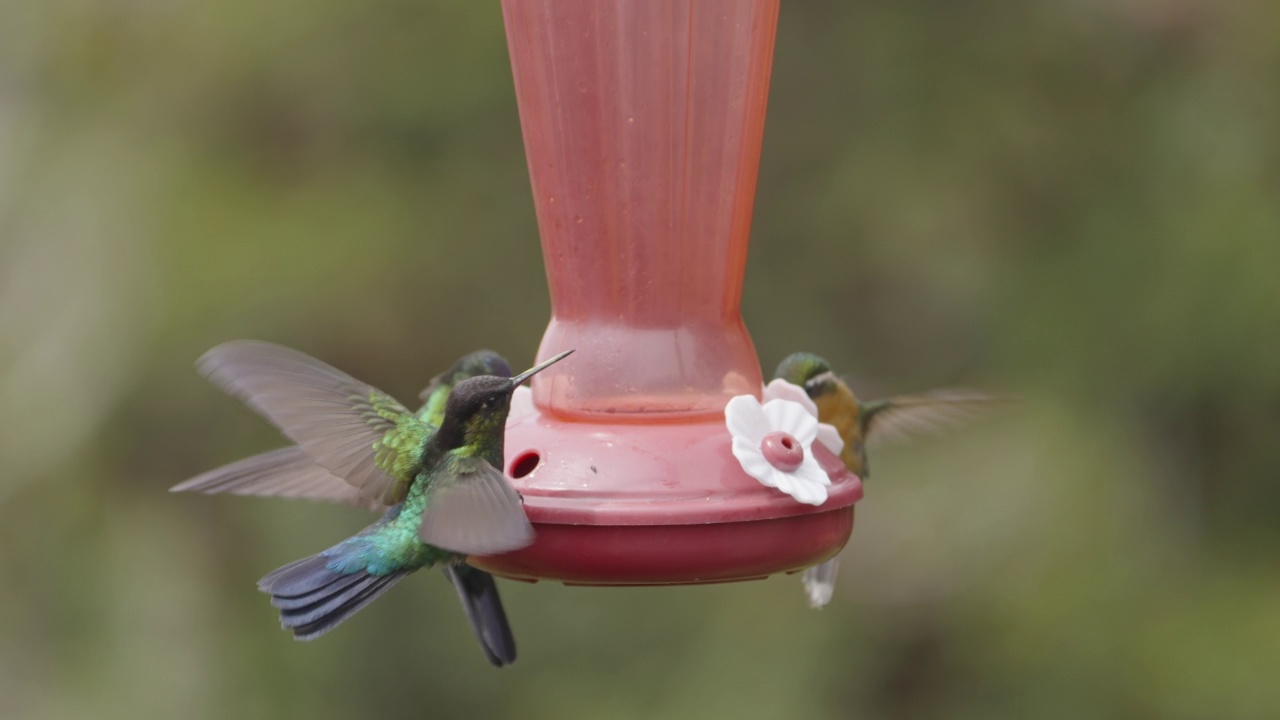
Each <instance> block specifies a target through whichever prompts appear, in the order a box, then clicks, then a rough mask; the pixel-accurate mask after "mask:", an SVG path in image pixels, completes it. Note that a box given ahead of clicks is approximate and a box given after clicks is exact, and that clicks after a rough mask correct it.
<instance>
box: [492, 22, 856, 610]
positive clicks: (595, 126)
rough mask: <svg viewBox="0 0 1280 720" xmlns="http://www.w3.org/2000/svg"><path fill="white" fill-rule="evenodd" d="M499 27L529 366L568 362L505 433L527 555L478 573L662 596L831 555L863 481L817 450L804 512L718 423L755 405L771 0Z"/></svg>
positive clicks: (536, 390) (543, 380)
mask: <svg viewBox="0 0 1280 720" xmlns="http://www.w3.org/2000/svg"><path fill="white" fill-rule="evenodd" d="M502 9H503V16H504V18H505V21H506V31H507V41H508V46H509V49H510V53H511V65H512V69H513V71H514V75H515V88H516V98H517V101H518V103H519V108H520V121H521V127H522V129H523V133H524V143H525V152H526V154H527V155H528V160H529V175H530V178H531V180H532V185H533V195H534V204H535V206H536V208H537V217H538V229H539V232H540V234H541V237H542V252H543V259H544V262H545V264H546V269H547V279H548V281H549V284H550V289H551V306H552V317H551V323H550V325H549V326H548V328H547V331H546V334H545V335H544V336H543V339H542V345H541V347H540V348H539V351H538V359H539V361H541V360H543V359H546V358H549V357H551V356H552V355H555V354H556V353H558V352H561V351H563V350H568V349H571V348H572V349H574V350H576V352H575V353H574V354H573V355H572V356H570V357H569V358H567V359H565V360H564V361H562V362H560V363H557V364H555V365H553V366H551V367H550V368H548V369H547V370H545V371H544V372H542V373H541V374H539V375H537V376H535V377H534V379H533V381H532V382H533V397H534V405H535V407H536V410H537V412H536V413H534V414H533V415H531V416H528V417H525V418H523V419H522V420H520V421H518V422H515V423H513V424H512V425H510V426H509V427H508V429H507V435H506V451H507V472H508V474H509V475H510V476H511V478H512V481H513V483H514V484H515V486H516V488H517V489H518V490H519V491H520V492H521V493H522V494H523V496H524V501H525V510H526V511H527V513H528V515H529V519H530V520H531V521H532V522H533V524H534V526H535V529H536V531H537V538H536V540H535V541H534V543H533V544H532V545H530V546H529V547H527V548H524V549H522V550H519V551H516V552H512V553H506V554H503V555H496V556H490V557H483V558H473V559H472V560H471V562H472V563H473V564H475V565H477V566H478V567H481V568H483V569H485V570H488V571H490V572H493V573H496V574H499V575H503V576H506V577H510V578H516V579H524V580H538V579H549V580H558V581H561V582H564V583H569V584H580V585H667V584H692V583H713V582H732V581H737V580H750V579H757V578H763V577H766V576H768V575H771V574H774V573H778V572H794V571H796V570H800V569H803V568H805V567H808V566H810V565H814V564H816V563H818V562H821V561H823V560H826V559H827V558H830V557H832V556H833V555H835V554H836V553H837V552H839V551H840V549H841V548H842V547H843V546H844V544H845V542H846V541H847V540H848V538H849V535H850V533H851V531H852V529H853V504H854V502H856V501H857V500H858V499H859V498H860V497H861V495H862V485H861V483H860V482H859V480H858V478H857V477H856V476H854V475H852V474H850V473H849V472H848V471H847V470H845V468H844V466H843V464H842V463H840V462H839V460H838V459H837V458H835V457H834V456H833V455H832V454H831V453H829V452H827V451H826V450H825V448H822V447H820V446H819V445H817V444H815V445H814V446H813V452H814V453H815V455H816V456H817V459H818V460H819V462H820V463H821V464H822V467H823V469H824V470H826V471H827V472H828V475H829V477H830V479H831V481H832V484H831V487H830V488H829V497H828V499H827V501H826V502H825V503H823V504H822V505H820V506H817V507H815V506H811V505H805V504H802V503H799V502H797V501H796V500H795V499H793V498H792V497H790V496H788V495H785V494H783V493H781V492H779V491H777V490H775V489H773V488H769V487H765V486H764V485H762V484H761V483H760V482H759V481H757V480H756V479H755V478H753V477H751V476H750V475H747V474H746V473H745V472H744V471H743V470H742V467H741V465H740V464H739V463H738V460H737V459H736V458H735V457H734V456H733V454H732V452H731V438H730V435H729V432H728V430H727V429H726V427H725V418H724V407H725V404H726V403H727V402H728V401H729V399H730V398H732V397H733V396H735V395H748V394H749V395H754V396H756V397H757V398H759V397H760V394H761V390H762V382H761V372H760V364H759V361H758V360H757V358H756V352H755V348H754V346H753V345H752V343H751V337H750V336H749V335H748V333H747V329H746V326H745V325H744V324H743V322H742V316H741V311H740V300H741V295H742V279H743V272H744V269H745V265H746V258H747V243H748V240H749V237H748V236H749V231H750V225H751V210H752V204H753V201H754V197H755V189H756V174H757V170H758V167H759V161H760V144H761V139H762V136H763V131H764V116H765V102H766V99H767V96H768V88H769V73H770V66H771V62H772V57H773V43H774V35H775V31H776V27H777V17H778V0H710V1H708V0H698V1H697V2H693V1H692V0H667V1H661V2H659V1H655V2H641V1H638V0H631V1H628V0H503V3H502ZM767 440H768V442H769V443H772V444H776V445H777V447H776V448H773V447H772V445H771V446H770V447H771V448H772V449H771V450H770V451H769V452H772V453H774V454H776V455H778V457H780V458H783V460H782V461H783V462H784V463H787V462H790V460H787V458H789V457H790V455H789V453H792V452H793V450H792V449H791V448H789V447H787V445H786V441H785V439H784V438H781V437H771V438H768V439H767ZM792 459H794V458H792ZM771 462H772V460H771Z"/></svg>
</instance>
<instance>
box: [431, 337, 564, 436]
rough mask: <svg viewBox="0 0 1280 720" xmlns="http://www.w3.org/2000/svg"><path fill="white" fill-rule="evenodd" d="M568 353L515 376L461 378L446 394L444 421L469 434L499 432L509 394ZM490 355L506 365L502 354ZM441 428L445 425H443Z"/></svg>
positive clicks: (504, 423) (509, 399)
mask: <svg viewBox="0 0 1280 720" xmlns="http://www.w3.org/2000/svg"><path fill="white" fill-rule="evenodd" d="M571 352H573V351H572V350H566V351H565V352H562V353H560V354H559V355H556V356H555V357H553V358H551V359H550V360H547V361H546V362H543V363H540V364H538V365H536V366H534V367H532V368H530V369H528V370H525V371H524V372H522V373H520V374H519V375H516V376H515V377H501V376H497V375H477V376H475V377H469V378H467V379H465V380H462V381H460V382H459V383H458V384H457V385H456V386H455V387H454V388H453V392H451V393H449V401H448V403H447V404H446V405H445V424H446V425H451V426H452V427H454V428H461V429H462V431H463V433H464V434H465V435H466V436H468V437H476V436H480V435H483V434H485V433H494V432H501V431H502V429H503V427H504V426H505V425H506V422H507V413H508V412H509V411H510V410H511V394H512V393H513V392H515V390H516V388H518V387H520V385H521V384H523V383H524V382H525V381H526V380H528V379H529V378H531V377H533V376H534V375H535V374H537V373H539V372H541V371H543V370H545V369H547V368H548V367H550V366H551V365H553V364H554V363H557V362H559V361H561V360H563V359H564V358H565V357H567V356H568V355H569V353H571ZM475 354H476V355H479V354H480V353H475ZM490 354H491V355H492V356H493V357H495V358H497V359H498V360H499V361H500V362H501V363H502V365H504V366H505V365H506V361H505V360H503V359H502V357H501V356H499V355H497V354H496V353H490ZM469 357H470V356H469ZM464 360H465V358H464ZM459 364H461V363H459ZM508 372H510V371H509V370H508ZM441 430H442V431H443V430H445V428H443V427H442V428H441Z"/></svg>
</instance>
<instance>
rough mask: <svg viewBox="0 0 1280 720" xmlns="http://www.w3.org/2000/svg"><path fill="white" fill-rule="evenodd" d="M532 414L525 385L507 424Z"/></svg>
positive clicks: (530, 392)
mask: <svg viewBox="0 0 1280 720" xmlns="http://www.w3.org/2000/svg"><path fill="white" fill-rule="evenodd" d="M801 392H804V391H803V390H802V391H801ZM534 412H535V410H534V408H533V390H531V389H529V386H527V385H521V386H520V387H518V388H516V389H515V392H513V393H511V410H510V412H508V413H507V424H508V425H511V424H512V423H516V422H519V421H521V420H523V419H524V418H526V417H528V416H530V415H532V414H533V413H534Z"/></svg>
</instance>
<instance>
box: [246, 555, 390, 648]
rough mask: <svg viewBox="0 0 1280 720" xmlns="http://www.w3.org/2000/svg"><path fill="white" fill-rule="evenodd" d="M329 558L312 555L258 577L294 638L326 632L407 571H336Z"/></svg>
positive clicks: (375, 596) (262, 589) (259, 584)
mask: <svg viewBox="0 0 1280 720" xmlns="http://www.w3.org/2000/svg"><path fill="white" fill-rule="evenodd" d="M330 562H332V558H328V557H325V556H324V555H312V556H311V557H309V558H303V559H302V560H298V561H297V562H292V563H289V564H288V565H285V566H284V567H282V568H280V569H278V570H276V571H274V572H272V573H270V574H268V575H267V576H266V577H264V578H262V579H261V580H259V581H258V589H259V590H261V591H263V592H265V593H270V594H271V604H272V605H274V606H276V607H277V608H280V625H281V626H283V627H285V628H288V629H290V630H292V631H293V637H294V638H295V639H297V640H312V639H314V638H318V637H320V636H321V635H323V634H325V633H327V632H329V631H330V630H332V629H333V628H335V627H337V626H338V624H339V623H341V622H342V621H343V620H346V619H347V618H348V617H350V616H351V615H352V614H353V613H355V612H356V611H357V610H359V609H360V608H362V607H364V606H365V605H368V604H369V603H371V602H373V601H374V600H377V599H378V597H379V596H381V595H382V593H384V592H386V591H388V590H390V589H391V586H393V585H395V584H396V583H397V582H399V581H400V579H401V578H403V577H404V576H405V575H407V574H408V573H405V572H395V573H390V574H387V575H370V574H369V573H367V572H365V571H363V570H360V571H358V572H353V573H340V572H334V571H333V570H330V569H329V563H330Z"/></svg>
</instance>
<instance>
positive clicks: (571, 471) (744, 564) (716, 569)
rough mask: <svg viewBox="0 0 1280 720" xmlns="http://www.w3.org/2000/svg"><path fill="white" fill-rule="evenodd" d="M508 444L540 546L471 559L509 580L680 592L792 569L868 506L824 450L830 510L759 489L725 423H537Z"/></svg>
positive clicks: (811, 560)
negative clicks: (859, 504) (678, 588)
mask: <svg viewBox="0 0 1280 720" xmlns="http://www.w3.org/2000/svg"><path fill="white" fill-rule="evenodd" d="M506 437H507V439H506V445H507V457H508V474H509V475H511V476H512V477H513V483H514V484H515V485H516V488H517V489H519V490H520V492H521V494H522V495H523V496H524V501H525V510H526V512H528V514H529V518H530V520H532V521H533V523H534V526H535V528H536V530H537V537H536V539H535V540H534V542H533V544H532V545H530V546H529V547H527V548H524V549H522V550H519V551H516V552H513V553H506V554H504V555H496V556H491V557H484V558H472V560H471V561H470V562H471V563H472V564H474V565H476V566H477V567H480V568H483V569H485V570H487V571H489V572H491V573H494V574H497V575H502V576H505V577H509V578H513V579H519V580H539V579H548V580H558V581H560V582H564V583H567V584H574V585H684V584H696V583H719V582H733V581H739V580H754V579H760V578H764V577H767V576H769V575H773V574H776V573H780V572H794V571H796V570H800V569H803V568H805V567H808V566H811V565H814V564H816V563H819V562H822V561H823V560H826V559H828V558H830V557H832V556H834V555H835V554H836V553H837V552H839V551H840V549H841V548H842V547H844V544H845V542H846V541H847V540H848V539H849V535H850V533H851V532H852V530H853V503H854V502H856V501H857V500H858V499H859V498H861V497H862V483H861V481H859V479H858V478H857V477H856V476H854V475H852V474H851V473H849V472H848V471H847V470H845V468H844V466H843V464H841V463H840V461H839V460H838V459H837V458H835V456H833V455H831V453H829V452H827V451H826V450H825V448H822V447H821V446H819V445H817V444H815V445H814V448H813V450H814V452H815V454H816V455H817V457H818V459H819V461H820V462H821V463H822V465H823V468H824V469H826V470H827V471H828V474H829V476H830V477H831V479H832V485H831V487H830V493H829V496H828V499H827V501H826V502H825V503H824V504H823V505H821V506H817V507H814V506H811V505H804V504H801V503H799V502H797V501H795V500H794V499H793V498H791V497H790V496H788V495H784V494H782V493H780V492H778V491H777V490H774V489H773V488H768V487H765V486H764V485H761V484H760V483H759V482H758V481H756V480H755V479H754V478H752V477H751V476H749V475H747V474H746V473H745V472H743V471H742V468H741V466H740V465H739V464H738V461H737V459H736V458H734V456H733V454H732V452H731V451H730V442H729V434H728V432H727V431H726V430H725V427H724V422H723V420H719V421H716V420H707V421H702V422H682V423H666V424H656V425H648V424H626V423H615V424H601V423H575V422H567V421H561V420H557V419H553V418H550V417H548V416H546V415H534V416H531V417H528V418H525V419H524V420H522V421H521V422H518V423H515V424H513V425H511V426H510V427H509V428H508V429H507V436H506ZM535 458H536V459H535Z"/></svg>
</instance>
